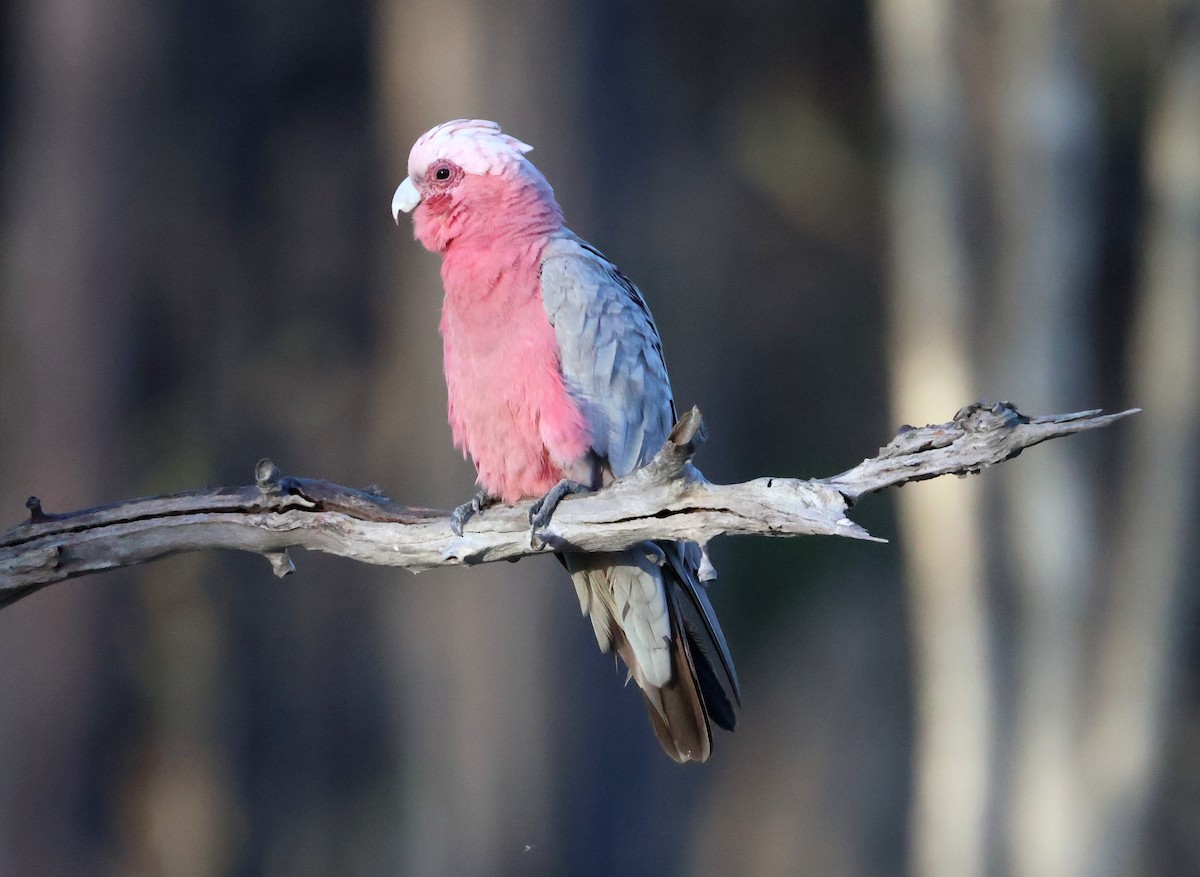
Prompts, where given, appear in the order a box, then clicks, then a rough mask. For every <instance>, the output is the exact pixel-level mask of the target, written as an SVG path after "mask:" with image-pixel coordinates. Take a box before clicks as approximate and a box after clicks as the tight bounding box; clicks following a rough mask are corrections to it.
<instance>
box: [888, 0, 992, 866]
mask: <svg viewBox="0 0 1200 877" xmlns="http://www.w3.org/2000/svg"><path fill="white" fill-rule="evenodd" d="M955 9H956V6H955V4H954V3H951V2H944V0H880V2H879V3H878V4H877V5H876V17H877V22H876V28H877V39H878V42H879V44H880V53H881V56H882V60H883V64H882V66H883V77H884V93H885V99H886V101H887V109H888V115H889V121H890V123H891V140H892V144H891V169H890V176H891V179H890V184H889V189H890V194H889V201H890V205H889V215H890V234H891V301H892V308H891V330H890V335H891V342H890V349H891V361H892V369H891V372H892V394H891V395H892V406H893V410H894V412H895V416H896V417H903V418H905V419H909V420H921V419H922V418H934V417H935V416H936V414H935V412H936V411H938V410H941V409H944V408H945V407H946V406H947V405H951V406H953V404H954V403H953V402H952V401H951V400H953V399H956V398H964V397H973V391H974V386H973V380H972V376H971V363H970V360H969V356H968V350H967V347H966V337H967V328H968V327H967V322H968V308H969V301H970V278H969V265H968V259H967V252H966V243H965V241H964V240H963V237H962V234H961V232H960V229H961V222H960V212H961V211H962V209H963V207H964V204H963V196H964V192H963V184H962V155H961V151H962V148H963V141H962V133H961V132H962V129H963V126H964V122H965V118H964V110H963V104H962V100H963V95H962V94H961V92H960V87H959V81H960V74H959V71H958V69H957V66H956V64H955V30H956V21H955ZM929 487H930V488H931V489H928V490H920V491H906V492H904V493H903V494H902V495H901V496H900V497H899V500H898V505H899V510H900V525H901V529H902V532H903V534H904V567H905V576H906V581H907V583H908V587H909V589H910V605H911V621H910V627H911V631H912V637H913V643H914V646H913V654H914V668H913V672H914V677H915V692H916V745H915V755H914V758H915V762H914V792H913V794H914V800H913V805H912V817H911V820H912V821H911V853H910V863H911V865H910V867H911V871H912V873H914V874H920V875H947V877H949V875H954V877H979V875H983V874H984V873H985V867H986V854H987V833H986V825H985V823H986V815H987V808H988V802H989V794H990V791H989V789H990V772H991V769H990V762H991V748H992V741H991V727H992V711H993V709H994V703H993V694H992V678H993V672H992V669H991V667H990V665H989V649H990V646H989V642H990V632H989V629H988V624H987V613H986V607H985V599H984V573H983V569H982V565H981V554H980V517H979V516H980V507H979V494H978V485H977V484H976V483H975V482H973V481H969V482H959V483H950V484H932V485H929Z"/></svg>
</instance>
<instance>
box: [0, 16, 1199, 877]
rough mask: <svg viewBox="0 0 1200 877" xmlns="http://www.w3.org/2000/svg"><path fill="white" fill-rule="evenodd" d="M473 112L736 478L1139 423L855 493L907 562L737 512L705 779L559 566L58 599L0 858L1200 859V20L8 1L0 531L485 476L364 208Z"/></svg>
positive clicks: (392, 254) (410, 284) (729, 863)
mask: <svg viewBox="0 0 1200 877" xmlns="http://www.w3.org/2000/svg"><path fill="white" fill-rule="evenodd" d="M463 116H467V117H483V118H491V119H496V120H498V121H500V122H501V123H502V124H503V126H504V127H505V129H506V130H508V131H509V132H510V133H512V134H515V135H516V136H519V137H520V138H522V139H524V140H526V141H528V142H530V143H533V144H534V145H535V146H536V147H537V150H536V151H535V152H534V154H533V156H532V158H533V159H534V160H535V161H536V162H537V164H538V165H539V167H540V168H541V169H542V170H543V171H544V172H545V174H546V176H547V177H548V178H549V179H550V181H551V182H552V183H553V184H554V185H555V187H556V191H557V194H558V196H559V200H560V201H561V203H562V205H563V207H564V210H565V212H566V215H567V218H568V222H569V223H570V225H571V226H572V227H573V228H574V229H575V230H576V231H578V232H579V233H581V234H582V235H583V236H584V237H586V238H587V239H589V240H590V241H592V242H593V243H595V244H596V245H597V246H599V247H600V248H601V249H603V250H604V251H605V252H606V253H607V254H608V255H609V256H611V257H612V258H613V259H614V260H615V261H616V262H617V263H618V264H619V265H621V266H622V267H623V269H624V270H625V271H626V272H627V273H628V274H629V275H630V276H632V277H633V278H634V279H635V280H636V281H637V282H638V283H639V284H640V285H641V287H642V289H643V290H644V292H645V294H646V297H647V299H648V300H649V302H650V305H651V307H652V308H653V309H654V312H655V314H656V316H657V320H658V325H659V328H660V330H661V332H662V335H663V337H664V339H665V347H666V353H667V359H668V362H669V364H670V366H671V369H672V375H673V380H674V385H675V390H676V398H677V400H678V401H679V403H680V405H681V406H684V407H686V406H690V405H692V404H698V405H700V407H701V408H702V409H703V411H704V413H705V416H706V420H707V422H708V424H709V426H710V429H711V435H712V437H711V439H710V441H709V443H708V444H707V445H706V446H705V447H704V449H703V450H702V452H701V456H700V458H699V460H698V462H699V464H700V466H701V467H702V468H703V469H704V470H705V472H706V474H708V476H709V477H710V478H712V479H713V480H721V481H733V480H739V481H740V480H745V479H747V478H750V477H754V476H758V475H765V474H774V475H798V476H824V475H831V474H834V473H836V472H839V471H841V470H843V469H846V468H849V467H850V466H852V465H854V464H856V463H857V462H858V461H859V460H861V459H862V458H863V457H865V456H870V455H872V454H874V452H875V450H876V449H877V448H878V447H879V445H881V444H883V443H884V442H886V441H887V440H888V439H889V438H890V437H891V436H892V435H893V434H894V431H895V429H896V428H897V427H898V426H899V425H900V424H901V423H905V422H911V423H922V424H923V423H927V422H940V421H945V420H949V419H950V418H951V417H952V416H953V414H954V412H955V410H956V409H957V408H958V407H959V406H961V405H963V404H965V403H967V402H970V401H973V400H976V399H980V398H992V399H995V398H1004V399H1012V400H1013V401H1014V402H1016V403H1017V404H1018V405H1019V406H1020V407H1021V409H1022V410H1023V411H1025V412H1026V413H1029V414H1045V413H1052V412H1060V411H1072V410H1079V409H1084V408H1094V407H1101V406H1103V407H1105V408H1109V409H1121V408H1126V407H1131V406H1134V405H1137V406H1140V407H1142V408H1144V409H1145V413H1144V414H1142V415H1140V416H1139V417H1137V418H1134V419H1132V420H1130V421H1124V422H1122V423H1121V424H1119V425H1118V426H1116V427H1114V428H1111V429H1108V430H1105V431H1103V432H1101V433H1093V434H1088V435H1085V436H1081V437H1077V438H1072V439H1067V440H1062V441H1058V442H1054V443H1051V444H1050V445H1044V446H1042V447H1039V448H1036V449H1034V450H1031V451H1029V452H1028V453H1026V454H1025V455H1023V456H1022V457H1021V458H1020V459H1019V460H1016V461H1013V462H1011V463H1008V464H1005V465H1004V466H1001V467H997V468H996V469H993V470H990V471H988V472H986V473H984V474H983V475H982V476H980V477H976V478H971V479H969V480H957V479H941V480H938V481H935V482H930V483H925V484H920V485H912V486H909V487H907V488H905V489H904V490H902V491H897V492H893V493H890V494H887V495H883V496H879V497H874V498H871V499H869V500H867V501H865V502H864V504H863V505H862V507H861V509H859V510H858V513H857V518H858V520H859V521H860V522H861V523H863V524H864V525H866V526H867V527H868V528H869V529H871V530H872V531H873V532H875V533H877V534H879V535H881V536H885V537H888V538H889V539H890V540H891V541H890V542H889V544H887V545H872V544H864V543H857V542H850V541H845V542H835V541H834V540H828V539H827V540H818V539H815V538H814V539H796V540H779V541H774V540H766V539H740V540H724V541H718V543H716V544H715V545H714V546H713V555H714V560H715V562H716V564H717V567H718V570H719V571H720V573H721V578H720V580H719V581H718V582H717V584H716V585H715V586H714V588H713V590H712V598H713V601H714V603H715V605H716V607H717V609H718V612H719V614H720V616H721V618H722V620H723V623H724V627H725V631H726V634H727V636H728V639H729V642H730V644H731V647H732V650H733V653H734V656H735V658H736V661H737V663H738V667H739V671H740V676H741V680H742V684H743V687H744V702H745V708H744V710H743V712H742V714H741V724H740V726H739V729H738V731H737V733H735V734H732V735H729V734H724V733H720V734H718V737H717V739H716V741H715V747H714V755H713V758H712V759H711V761H710V762H709V763H707V764H705V765H700V766H697V765H688V766H684V767H680V766H677V765H675V764H674V763H672V762H670V761H669V760H668V759H667V758H666V757H665V756H664V755H663V754H662V752H661V751H660V749H659V746H658V744H657V742H656V741H655V738H654V735H653V733H652V732H651V730H650V728H649V726H648V723H647V721H646V716H645V713H644V710H643V707H642V705H641V702H640V698H638V697H637V696H636V693H635V692H634V691H632V690H624V689H623V688H622V684H621V683H622V680H623V673H621V672H616V671H614V669H613V663H612V660H611V658H608V657H606V656H602V655H601V654H599V653H598V651H597V649H596V645H595V640H594V637H593V634H592V631H591V628H590V625H589V624H588V623H587V622H586V620H584V619H582V618H580V617H579V615H578V605H577V603H576V600H575V596H574V593H573V591H572V589H571V587H570V586H569V584H568V579H567V578H566V576H565V575H564V574H563V573H562V571H561V570H560V569H559V567H558V565H557V564H556V563H554V562H553V561H552V560H549V559H539V560H535V561H525V562H521V563H519V564H515V565H510V564H497V565H492V566H488V567H485V568H480V569H474V570H438V571H434V572H430V573H426V574H423V575H421V576H420V577H418V578H414V577H413V576H411V575H409V574H408V573H405V572H403V571H397V570H388V569H382V570H381V569H373V568H368V567H365V566H360V565H356V564H354V563H352V562H349V561H344V560H338V559H335V558H329V557H324V556H317V555H311V554H303V553H299V552H297V554H296V556H295V561H296V563H297V566H298V567H299V573H298V574H297V575H295V576H292V577H290V578H288V579H287V580H284V581H282V582H281V581H277V580H276V579H275V578H274V577H273V576H272V575H271V571H270V568H269V565H268V564H267V563H266V562H265V561H264V560H262V559H261V558H258V557H248V556H236V555H231V554H229V555H226V554H215V553H211V554H206V555H197V556H186V557H176V558H171V559H167V560H164V561H160V562H158V563H155V564H152V565H149V566H146V567H142V568H137V569H131V570H123V571H119V572H113V573H109V574H105V575H98V576H93V577H88V578H85V579H80V580H76V581H73V582H69V583H64V584H61V585H57V586H55V587H53V588H49V589H46V590H44V591H42V592H39V593H37V594H36V595H34V596H32V597H30V598H28V599H26V600H23V601H21V602H20V603H18V604H16V605H14V606H12V607H11V608H8V609H5V610H4V611H3V612H0V752H2V753H3V756H2V757H0V874H3V875H41V874H48V875H57V874H114V875H143V874H144V875H160V874H161V875H209V874H212V875H259V874H262V875H326V874H339V875H341V874H346V875H375V874H416V875H424V874H456V875H492V874H547V875H551V874H553V875H557V874H576V875H592V874H596V875H599V874H650V873H655V874H756V875H759V874H761V875H775V874H779V875H789V874H819V875H903V874H913V875H937V877H942V875H945V877H973V875H1008V874H1014V875H1047V877H1049V875H1054V877H1074V875H1113V877H1118V875H1132V874H1147V875H1181V874H1200V672H1198V671H1200V665H1198V663H1197V651H1196V649H1197V635H1198V634H1200V605H1198V604H1197V601H1196V600H1195V596H1194V595H1195V591H1196V584H1197V573H1196V571H1195V570H1196V560H1197V557H1196V551H1195V548H1194V547H1193V543H1194V540H1193V538H1192V533H1193V530H1194V527H1195V526H1196V524H1197V520H1196V518H1197V515H1196V511H1197V501H1196V488H1197V471H1196V464H1195V455H1196V448H1197V439H1198V438H1200V434H1198V433H1200V430H1198V422H1200V6H1198V5H1197V3H1196V2H1195V0H1190V2H1187V0H1154V2H1148V3H1147V2H1143V0H1107V2H1096V0H1083V2H1075V3H1069V2H1063V0H1003V2H1001V0H973V2H967V3H956V2H953V0H874V2H858V0H854V2H845V0H803V2H797V0H748V2H744V3H741V4H727V3H716V2H710V0H700V2H693V3H681V2H653V0H651V2H640V3H639V2H633V0H624V2H620V0H616V2H602V3H593V4H589V3H578V2H577V3H570V2H561V0H526V2H514V0H501V2H484V0H438V2H434V0H379V2H363V0H338V2H334V0H301V2H281V0H207V2H194V0H12V2H9V3H7V4H5V5H3V6H2V7H0V510H2V512H0V525H3V526H7V525H10V524H15V523H17V522H18V521H20V520H21V519H22V518H23V517H24V515H25V512H24V508H23V502H24V500H25V498H26V497H27V496H28V495H30V494H37V495H38V496H40V497H41V498H42V500H43V502H44V503H45V506H46V508H47V510H49V511H64V510H68V509H74V508H79V507H84V506H89V505H95V504H98V503H102V502H107V501H112V500H116V499H120V498H128V497H132V496H136V495H146V494H155V493H163V492H169V491H175V490H182V489H187V488H194V487H200V486H203V485H210V484H245V483H249V482H250V480H251V477H252V468H253V465H254V463H255V461H256V460H257V459H258V458H259V457H261V456H264V455H268V456H270V457H271V458H272V459H274V460H275V461H276V462H277V463H278V464H279V465H280V466H281V467H282V468H283V470H284V471H285V472H287V473H291V474H298V475H307V476H314V477H323V478H328V479H331V480H335V481H338V482H342V483H345V484H350V485H357V486H361V485H367V484H372V483H378V484H380V485H382V487H383V488H384V490H385V491H386V492H387V493H388V494H389V495H390V496H392V497H393V498H395V499H397V500H400V501H403V502H406V503H410V504H414V505H426V506H433V507H440V508H448V507H450V506H452V505H454V504H457V503H459V502H462V501H463V500H464V499H466V498H467V497H468V496H469V495H470V494H471V492H472V491H473V473H472V471H471V469H470V467H469V465H468V464H466V463H464V462H463V461H462V460H461V458H460V457H459V456H458V454H457V453H456V452H455V451H454V450H453V449H452V447H451V441H450V434H449V429H448V427H447V426H446V422H445V390H444V387H443V383H442V377H441V347H440V340H439V338H438V336H437V329H436V327H437V320H438V313H439V308H440V296H441V290H440V283H439V280H438V276H437V268H438V264H437V260H436V259H435V258H434V257H433V256H431V255H429V254H428V253H426V252H424V251H423V250H422V249H421V248H420V247H419V246H418V245H417V244H416V243H415V242H414V241H413V240H412V239H411V228H410V225H409V222H408V221H407V220H404V221H402V222H401V224H400V228H399V229H397V228H396V227H395V226H394V225H393V224H392V221H391V217H390V216H389V211H388V204H389V201H390V198H391V194H392V191H393V189H394V187H395V185H396V184H397V183H398V182H399V181H400V179H402V177H403V176H404V174H405V161H406V157H407V154H408V149H409V146H410V145H411V143H412V141H413V140H414V139H415V138H416V137H417V136H418V135H420V134H421V133H422V132H424V131H425V130H426V129H428V128H429V127H431V126H432V125H434V124H436V123H439V122H442V121H445V120H447V119H451V118H455V117H463ZM402 220H403V218H402Z"/></svg>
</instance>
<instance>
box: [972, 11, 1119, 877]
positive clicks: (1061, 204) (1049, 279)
mask: <svg viewBox="0 0 1200 877" xmlns="http://www.w3.org/2000/svg"><path fill="white" fill-rule="evenodd" d="M995 10H996V13H997V15H998V16H999V27H998V29H997V32H996V38H995V54H994V56H993V57H992V59H991V61H992V64H991V67H990V69H991V71H992V73H993V75H992V77H991V79H992V80H993V81H994V83H995V89H996V91H995V100H994V103H993V104H992V115H991V122H992V125H993V129H992V136H991V137H990V138H989V143H990V144H991V145H992V149H993V151H992V154H991V167H992V171H993V177H992V180H993V187H994V193H995V194H994V197H995V226H994V228H995V233H994V236H993V237H994V242H995V245H996V263H995V275H994V276H995V284H994V287H993V290H992V295H991V307H990V309H989V311H990V316H989V317H988V318H987V319H986V320H985V328H986V330H987V331H986V333H985V336H984V337H986V338H988V339H989V340H990V341H991V343H990V345H989V346H990V350H989V351H988V354H989V356H988V361H989V367H988V369H987V375H986V379H985V380H984V381H983V383H982V393H983V395H985V396H986V395H988V394H989V393H1007V394H1011V395H1012V396H1013V397H1014V401H1018V402H1019V403H1020V404H1023V405H1032V406H1034V407H1036V406H1039V405H1070V404H1071V403H1073V402H1076V401H1078V400H1080V399H1083V398H1093V397H1094V393H1093V392H1090V391H1091V390H1092V375H1093V373H1094V369H1093V363H1092V360H1091V357H1090V355H1089V350H1088V338H1089V336H1090V330H1091V327H1090V325H1089V323H1088V320H1087V314H1088V311H1089V307H1088V305H1089V301H1090V294H1091V291H1092V289H1093V288H1094V283H1095V280H1096V275H1097V273H1098V272H1097V270H1096V269H1097V264H1096V246H1095V238H1096V231H1095V227H1096V225H1097V219H1096V216H1097V211H1096V204H1095V203H1094V202H1095V197H1094V192H1095V169H1096V164H1097V156H1096V154H1095V151H1096V148H1097V146H1096V144H1097V142H1098V141H1097V136H1096V135H1097V131H1096V122H1095V110H1094V106H1093V102H1094V95H1093V94H1092V90H1091V86H1090V84H1089V83H1088V81H1087V78H1086V76H1085V74H1084V71H1083V69H1082V65H1081V62H1080V59H1079V53H1078V51H1077V46H1076V39H1075V38H1076V34H1075V32H1074V29H1073V24H1074V23H1073V21H1072V20H1071V18H1070V12H1071V8H1070V6H1069V4H1065V3H1061V2H1057V0H1017V2H1008V3H999V4H997V5H996V7H995ZM1088 450H1089V449H1088V448H1087V447H1086V446H1081V447H1077V448H1072V449H1070V452H1069V453H1061V452H1059V449H1051V452H1050V453H1048V454H1045V455H1043V456H1041V457H1039V458H1038V459H1037V460H1031V461H1030V464H1031V465H1029V466H1028V467H1026V468H1025V469H1023V470H1022V471H1020V472H1014V473H1011V477H1006V478H1004V479H1003V480H1002V486H1003V503H1002V515H1003V518H1002V524H1003V526H1002V527H1000V528H999V529H998V531H997V535H996V537H995V540H996V542H995V545H994V547H993V549H992V550H993V551H994V552H995V556H996V557H1002V558H1005V559H1006V560H1007V564H993V565H992V566H993V568H996V569H997V571H998V572H999V573H1000V574H1001V576H1004V577H1007V578H1008V580H1009V582H1010V583H1011V584H1010V587H1011V589H1012V593H1013V595H1014V597H1015V610H1016V611H1015V618H1014V619H1013V620H1012V625H1013V626H1012V630H1013V638H1012V644H1013V649H1014V653H1013V655H1012V660H1013V665H1014V666H1013V673H1014V683H1015V687H1014V691H1013V700H1012V704H1013V708H1014V725H1013V726H1012V728H1011V733H1012V734H1013V737H1012V743H1011V752H1012V762H1011V771H1012V772H1011V775H1010V776H1009V777H1008V778H1007V779H1008V783H1007V787H1008V788H1009V789H1010V798H1009V801H1008V806H1007V808H1006V809H1005V811H1004V812H1005V813H1006V818H1007V821H1008V826H1007V827H1008V838H1007V858H1008V867H1009V868H1010V869H1011V871H1012V873H1014V874H1020V875H1028V877H1070V875H1078V874H1081V873H1082V868H1083V866H1084V853H1085V849H1084V847H1083V845H1082V843H1081V841H1082V838H1083V836H1084V835H1083V831H1082V829H1083V826H1082V825H1081V824H1080V818H1081V816H1082V814H1083V805H1084V797H1083V795H1084V789H1083V787H1082V785H1081V784H1080V782H1079V779H1080V774H1079V767H1080V765H1079V761H1078V758H1077V746H1076V744H1077V741H1078V734H1079V730H1080V728H1079V722H1080V717H1081V710H1082V706H1083V681H1084V680H1083V677H1082V670H1083V666H1084V645H1085V640H1084V632H1085V628H1084V624H1085V621H1086V618H1087V613H1086V611H1085V610H1086V608H1087V607H1088V605H1089V604H1090V601H1091V600H1092V599H1093V597H1094V596H1095V592H1096V589H1095V578H1096V556H1095V550H1096V546H1097V544H1098V541H1097V538H1096V533H1095V525H1094V517H1093V515H1094V513H1095V510H1094V499H1093V491H1092V489H1091V486H1090V485H1091V482H1090V476H1091V472H1090V471H1089V467H1088V463H1089V457H1088V453H1087V452H1088Z"/></svg>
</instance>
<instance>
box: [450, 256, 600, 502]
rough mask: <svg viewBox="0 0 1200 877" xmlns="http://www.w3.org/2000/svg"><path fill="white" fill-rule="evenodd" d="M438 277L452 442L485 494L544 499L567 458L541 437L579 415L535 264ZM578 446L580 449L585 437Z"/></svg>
mask: <svg viewBox="0 0 1200 877" xmlns="http://www.w3.org/2000/svg"><path fill="white" fill-rule="evenodd" d="M443 280H444V281H445V285H446V301H445V305H444V307H443V311H442V323H441V330H442V340H443V346H444V353H445V370H446V387H447V391H448V400H449V415H450V425H451V428H452V430H453V433H454V442H455V445H456V446H458V447H461V448H462V449H463V451H464V452H465V453H466V454H468V455H469V456H470V457H471V459H472V461H473V462H474V463H475V467H476V469H477V470H478V473H479V482H480V484H481V485H482V486H483V487H484V488H485V489H487V490H488V491H489V492H491V493H493V494H495V495H498V496H500V497H501V498H503V499H505V500H506V501H515V500H517V499H520V498H522V497H527V496H533V495H538V494H541V493H544V492H545V491H546V490H548V489H549V488H550V487H552V486H553V485H554V484H555V483H556V482H557V481H558V479H559V478H560V477H561V475H562V468H561V464H562V462H563V461H562V459H561V457H562V454H560V453H555V451H556V450H558V449H556V448H548V447H547V436H548V435H555V434H556V429H557V426H558V425H559V424H561V423H563V422H568V421H572V420H578V418H579V414H578V408H577V407H576V406H575V403H574V401H573V400H572V399H571V398H570V397H569V396H568V394H567V392H566V389H565V388H564V386H563V381H562V375H561V372H560V366H559V348H558V341H557V338H556V336H555V333H554V327H553V326H551V325H550V321H549V319H548V318H547V316H546V311H545V308H544V306H543V305H542V300H541V294H540V284H539V279H538V276H537V270H536V266H533V267H531V268H523V267H522V266H521V265H511V264H510V265H507V266H505V267H504V268H503V269H501V270H498V271H497V270H493V271H489V272H475V273H473V274H469V275H466V276H464V275H462V274H456V273H454V272H449V273H447V272H443ZM551 443H552V444H553V441H552V442H551ZM578 450H579V452H580V453H582V452H583V451H585V450H586V440H585V439H581V447H580V448H579V449H578ZM567 452H568V453H574V450H572V449H568V451H567Z"/></svg>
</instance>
